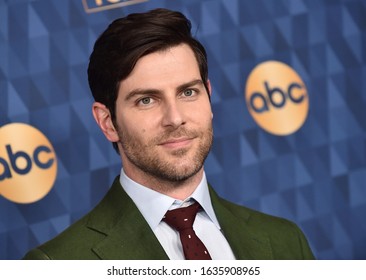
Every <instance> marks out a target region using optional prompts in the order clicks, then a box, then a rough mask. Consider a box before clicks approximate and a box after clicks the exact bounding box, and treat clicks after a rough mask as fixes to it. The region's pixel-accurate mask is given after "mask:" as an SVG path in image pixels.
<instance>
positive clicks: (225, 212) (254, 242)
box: [209, 186, 273, 260]
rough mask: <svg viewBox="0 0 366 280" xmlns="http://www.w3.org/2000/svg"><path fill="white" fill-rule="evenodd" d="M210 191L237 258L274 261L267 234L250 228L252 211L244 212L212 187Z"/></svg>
mask: <svg viewBox="0 0 366 280" xmlns="http://www.w3.org/2000/svg"><path fill="white" fill-rule="evenodd" d="M209 190H210V195H211V201H212V205H213V207H214V210H215V213H216V217H217V219H218V220H219V223H220V225H221V228H222V231H223V234H224V236H225V237H226V239H227V241H228V242H229V244H230V246H231V249H232V250H233V253H234V255H235V257H236V258H237V259H242V260H250V259H267V260H268V259H273V255H272V249H271V246H270V241H269V237H268V235H267V233H265V232H263V231H259V230H253V227H251V226H250V219H251V218H252V214H251V211H249V210H248V211H245V210H244V211H243V209H245V208H243V207H241V206H236V205H234V204H232V203H230V202H227V201H225V200H223V199H221V198H220V197H219V196H218V195H217V194H216V192H215V191H214V190H213V188H212V187H210V186H209ZM228 205H230V207H228ZM236 207H237V211H235V208H236Z"/></svg>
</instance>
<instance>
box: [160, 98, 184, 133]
mask: <svg viewBox="0 0 366 280" xmlns="http://www.w3.org/2000/svg"><path fill="white" fill-rule="evenodd" d="M182 109H183V108H181V107H180V106H179V104H178V102H177V100H174V101H168V102H166V104H165V106H164V109H163V110H164V112H163V120H162V124H163V126H166V127H172V128H177V127H179V126H181V125H183V124H185V119H184V114H183V112H182V111H183V110H182Z"/></svg>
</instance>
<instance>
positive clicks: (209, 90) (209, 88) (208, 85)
mask: <svg viewBox="0 0 366 280" xmlns="http://www.w3.org/2000/svg"><path fill="white" fill-rule="evenodd" d="M207 89H208V94H209V96H210V100H211V97H212V88H211V82H210V80H209V79H207ZM210 102H211V101H210ZM211 110H212V109H211ZM211 119H213V113H211Z"/></svg>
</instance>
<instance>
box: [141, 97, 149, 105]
mask: <svg viewBox="0 0 366 280" xmlns="http://www.w3.org/2000/svg"><path fill="white" fill-rule="evenodd" d="M139 103H141V104H142V105H149V104H150V103H151V97H144V98H142V99H140V100H139Z"/></svg>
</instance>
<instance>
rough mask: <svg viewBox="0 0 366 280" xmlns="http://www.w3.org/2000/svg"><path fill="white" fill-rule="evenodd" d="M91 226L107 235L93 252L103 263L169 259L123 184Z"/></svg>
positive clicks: (116, 183)
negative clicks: (108, 260) (107, 260)
mask: <svg viewBox="0 0 366 280" xmlns="http://www.w3.org/2000/svg"><path fill="white" fill-rule="evenodd" d="M87 226H88V227H89V228H90V229H93V230H95V231H98V232H99V233H102V234H104V235H105V238H104V239H102V241H101V242H99V243H98V244H96V245H95V246H94V247H93V248H92V250H93V251H94V253H95V254H97V255H98V256H99V257H100V258H101V259H112V260H117V259H130V260H134V259H143V260H149V259H168V256H167V255H166V253H165V251H164V249H163V248H162V246H161V245H160V243H159V241H158V240H157V238H156V237H155V234H154V233H153V231H152V230H151V228H150V227H149V225H148V224H147V222H146V221H145V219H144V218H143V216H142V215H141V213H140V211H139V210H138V209H137V207H136V205H135V204H134V203H133V201H132V200H131V198H130V197H129V196H128V195H127V194H126V193H125V191H124V190H123V188H122V186H121V185H120V183H119V177H117V178H116V180H115V181H114V183H113V185H112V187H111V189H110V190H109V192H108V193H107V195H106V197H105V198H104V199H103V200H102V202H101V203H100V204H99V205H98V206H97V207H96V209H95V211H93V213H92V215H91V216H90V219H89V221H88V224H87Z"/></svg>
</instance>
